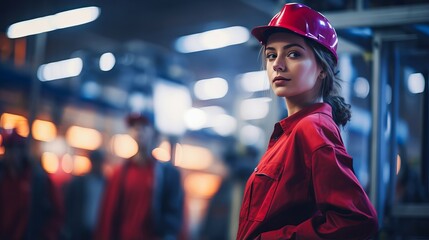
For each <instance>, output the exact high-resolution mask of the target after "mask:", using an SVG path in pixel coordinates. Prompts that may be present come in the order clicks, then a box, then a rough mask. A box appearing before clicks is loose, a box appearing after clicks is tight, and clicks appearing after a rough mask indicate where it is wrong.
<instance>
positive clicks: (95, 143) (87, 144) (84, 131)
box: [66, 126, 102, 150]
mask: <svg viewBox="0 0 429 240" xmlns="http://www.w3.org/2000/svg"><path fill="white" fill-rule="evenodd" d="M66 139H67V142H68V143H69V144H70V146H72V147H76V148H81V149H87V150H95V149H97V148H98V147H100V145H101V139H102V138H101V133H100V132H99V131H97V130H95V129H92V128H84V127H78V126H71V127H70V128H69V129H68V130H67V133H66Z"/></svg>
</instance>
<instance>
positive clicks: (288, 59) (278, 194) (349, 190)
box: [237, 3, 378, 240]
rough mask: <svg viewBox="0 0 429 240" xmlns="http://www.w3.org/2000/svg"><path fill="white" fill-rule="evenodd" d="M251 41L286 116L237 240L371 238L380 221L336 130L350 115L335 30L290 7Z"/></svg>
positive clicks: (253, 183) (254, 184)
mask: <svg viewBox="0 0 429 240" xmlns="http://www.w3.org/2000/svg"><path fill="white" fill-rule="evenodd" d="M252 34H253V36H255V37H256V38H257V39H258V40H259V41H260V42H261V44H262V46H263V51H264V53H263V55H264V56H265V66H266V70H267V74H268V79H269V81H270V85H271V88H272V90H273V92H274V93H275V94H276V95H277V96H279V97H282V98H284V99H285V101H286V107H287V112H288V116H287V117H286V118H284V119H282V120H281V121H280V122H278V123H276V124H275V126H274V131H273V133H272V135H271V138H270V141H269V144H268V149H267V151H266V153H265V154H264V155H263V156H262V159H261V160H260V162H259V164H258V166H257V167H256V168H255V170H254V172H253V174H252V175H251V176H250V178H249V180H248V182H247V185H246V189H245V193H244V198H243V203H242V207H241V211H240V219H239V220H240V221H239V229H238V233H237V239H240V240H241V239H368V238H371V237H373V236H374V235H375V234H376V232H377V230H378V222H377V215H376V212H375V210H374V207H373V206H372V205H371V202H370V201H369V199H368V196H367V195H366V193H365V191H364V190H363V188H362V187H361V185H360V183H359V181H358V179H357V178H356V177H355V175H354V172H353V164H352V158H351V157H350V156H349V155H348V153H347V151H346V149H345V147H344V144H343V141H342V139H341V135H340V131H339V127H340V126H344V125H345V124H346V123H347V122H348V121H349V120H350V117H351V113H350V105H349V104H346V103H345V102H344V99H343V98H342V97H340V96H339V95H338V93H339V83H338V81H339V79H337V78H336V77H335V74H336V70H335V67H336V63H337V53H336V48H337V35H336V33H335V30H334V29H333V28H332V26H331V25H330V23H329V21H328V20H327V19H326V18H325V17H324V16H323V15H321V14H320V13H318V12H316V11H314V10H312V9H310V8H309V7H307V6H305V5H302V4H295V3H292V4H286V5H284V7H283V9H282V10H281V11H280V12H279V13H278V14H277V15H275V16H274V17H273V19H272V20H271V21H270V23H269V24H268V25H267V26H261V27H256V28H254V29H253V30H252Z"/></svg>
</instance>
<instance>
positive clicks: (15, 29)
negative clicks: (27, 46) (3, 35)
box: [7, 7, 100, 38]
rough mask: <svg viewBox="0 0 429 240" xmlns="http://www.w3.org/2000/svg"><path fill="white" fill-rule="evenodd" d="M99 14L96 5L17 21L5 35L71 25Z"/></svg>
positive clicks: (11, 35)
mask: <svg viewBox="0 0 429 240" xmlns="http://www.w3.org/2000/svg"><path fill="white" fill-rule="evenodd" d="M99 15H100V9H99V8H98V7H84V8H79V9H74V10H69V11H64V12H60V13H57V14H54V15H49V16H45V17H40V18H35V19H31V20H26V21H22V22H17V23H14V24H12V25H10V26H9V28H8V29H7V36H8V37H9V38H20V37H26V36H29V35H35V34H39V33H44V32H50V31H53V30H56V29H62V28H68V27H73V26H77V25H81V24H85V23H89V22H92V21H94V20H95V19H97V18H98V16H99Z"/></svg>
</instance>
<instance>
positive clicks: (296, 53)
mask: <svg viewBox="0 0 429 240" xmlns="http://www.w3.org/2000/svg"><path fill="white" fill-rule="evenodd" d="M287 56H288V57H291V58H297V57H299V56H301V54H299V52H290V53H289V54H288V55H287Z"/></svg>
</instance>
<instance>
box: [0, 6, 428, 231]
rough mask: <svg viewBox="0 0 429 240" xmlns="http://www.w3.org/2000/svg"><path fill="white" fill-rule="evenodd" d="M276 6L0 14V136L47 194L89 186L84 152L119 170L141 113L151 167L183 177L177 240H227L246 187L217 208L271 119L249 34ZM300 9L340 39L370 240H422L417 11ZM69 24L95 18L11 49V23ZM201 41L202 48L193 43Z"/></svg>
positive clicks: (424, 136) (421, 30)
mask: <svg viewBox="0 0 429 240" xmlns="http://www.w3.org/2000/svg"><path fill="white" fill-rule="evenodd" d="M286 2H290V1H281V0H216V1H207V0H199V1H197V0H183V1H171V0H146V1H132V0H122V1H118V0H116V1H115V0H111V1H97V0H87V1H83V0H56V1H54V0H41V1H30V0H15V1H2V2H1V3H0V116H1V120H0V128H1V129H10V128H17V130H18V132H19V133H20V134H22V135H23V136H29V135H31V136H33V138H34V139H35V143H34V144H37V145H40V153H41V156H42V157H41V161H42V165H43V167H44V168H45V170H46V171H48V172H49V173H50V176H51V177H52V179H54V181H55V183H56V184H57V185H58V187H61V185H62V184H64V182H66V181H68V180H69V179H70V177H71V176H73V175H82V174H85V173H86V172H88V171H89V168H90V164H89V163H88V162H89V161H88V151H89V150H94V149H103V150H105V151H106V152H107V153H108V161H107V163H106V166H105V169H106V174H108V173H109V171H110V170H109V169H111V168H112V167H114V166H115V165H117V164H121V163H122V162H123V161H124V159H126V158H127V157H129V156H131V155H132V154H133V151H134V150H133V149H131V148H129V147H130V146H132V144H128V141H132V140H130V139H129V138H127V135H126V134H125V133H126V126H125V122H124V117H125V116H126V115H127V114H128V113H130V112H144V111H150V112H153V113H154V114H155V118H156V123H157V127H158V128H159V130H160V131H161V132H162V133H163V134H164V136H165V140H164V141H163V142H162V144H161V146H160V151H159V153H160V154H159V156H158V159H159V160H160V161H172V162H174V165H176V166H177V167H178V168H179V169H180V171H181V172H182V179H183V184H184V188H185V193H186V214H185V216H186V229H185V230H184V231H185V235H186V236H187V238H188V239H211V238H210V237H209V236H211V235H210V234H214V232H216V231H217V233H219V232H222V234H224V235H223V237H225V239H233V238H234V234H235V232H234V231H235V230H236V227H237V226H236V224H237V223H236V221H237V219H238V215H237V211H238V208H239V204H240V197H241V195H240V191H242V188H243V181H245V177H243V179H244V180H243V179H239V180H233V183H232V186H230V187H229V189H228V190H227V191H229V192H228V193H227V194H226V195H225V194H224V195H220V192H221V191H224V189H223V183H225V182H227V181H230V179H231V178H232V176H231V175H233V174H234V173H236V171H234V170H232V168H233V167H234V166H237V165H243V166H244V167H243V168H244V169H246V168H249V169H252V167H254V166H255V165H256V163H257V161H258V158H259V154H261V153H262V152H263V151H264V150H265V148H266V144H267V142H266V141H267V139H268V138H269V136H270V134H271V131H272V128H273V124H274V123H275V122H276V121H278V120H279V119H281V118H282V117H284V115H285V112H284V111H285V107H284V103H283V102H282V101H277V98H274V97H273V95H272V93H271V92H270V90H269V86H268V83H267V82H266V81H265V80H264V79H265V75H264V73H263V72H261V61H260V55H259V51H260V46H259V43H258V42H257V41H256V40H255V39H253V38H252V37H251V36H250V33H249V31H250V30H251V29H252V28H253V27H255V26H259V25H265V24H267V23H268V21H269V20H270V18H271V16H272V15H273V14H274V13H275V12H277V11H278V10H279V9H280V8H281V6H282V5H283V4H284V3H286ZM298 2H301V3H304V4H307V5H309V6H311V7H312V8H314V9H316V10H318V11H320V12H322V13H323V14H324V15H325V16H326V17H327V18H328V19H330V21H331V23H332V24H333V26H334V27H335V28H336V29H337V33H338V35H339V37H340V41H339V49H338V52H339V67H340V68H339V70H340V76H341V78H342V79H343V80H344V84H343V94H344V95H345V96H346V99H347V101H348V102H350V103H351V105H352V113H353V116H352V120H351V122H350V123H349V124H348V126H347V127H346V128H345V129H343V131H342V134H343V138H344V140H345V143H346V147H347V150H348V151H349V153H350V154H351V155H352V156H353V158H354V170H355V173H356V175H357V177H358V179H359V180H360V182H361V184H362V185H363V186H364V188H365V190H366V191H367V193H368V195H369V196H370V199H371V201H372V203H373V204H374V206H375V207H376V209H377V212H378V215H379V216H378V217H379V222H380V234H379V238H380V239H429V228H428V226H429V126H428V124H429V91H428V85H429V82H428V78H429V1H428V0H408V1H401V0H325V1H318V0H305V1H298ZM87 7H92V8H87ZM78 8H87V10H95V11H94V12H93V13H94V14H95V15H93V18H92V20H91V21H88V23H86V24H82V25H78V26H70V27H56V28H55V27H54V28H53V29H50V30H49V31H48V32H34V33H33V34H32V35H28V36H20V35H19V33H17V34H18V35H13V33H12V30H13V29H12V27H11V26H12V25H13V24H15V23H17V22H21V21H25V20H29V19H35V18H40V17H44V16H57V15H54V14H57V13H60V12H64V11H67V10H72V9H78ZM82 19H83V17H82ZM216 29H223V30H225V31H223V32H220V30H219V31H218V32H216V31H212V30H216ZM207 31H212V32H207ZM204 32H205V33H208V35H207V36H206V39H203V38H198V37H199V35H193V34H198V33H204ZM189 35H192V36H193V38H192V39H191V43H190V44H186V38H185V36H189ZM203 40H206V42H203ZM228 40H232V42H228ZM199 41H201V44H202V46H199V45H198V44H199V43H200V42H199ZM223 43H225V44H224V45H222V44H223ZM204 44H205V45H204ZM205 46H208V48H207V49H203V48H202V47H205ZM199 47H201V48H199ZM61 64H62V65H61ZM58 69H59V70H58ZM60 70H61V71H60ZM0 151H1V150H0ZM238 162H239V163H238ZM243 175H245V174H243ZM233 179H235V178H233ZM221 196H223V197H224V198H225V199H221V200H219V198H220V197H221ZM215 200H217V201H219V203H218V204H220V205H218V211H219V212H218V213H217V214H216V219H217V220H218V221H217V224H225V225H226V227H227V229H222V228H220V227H219V226H215V225H216V224H215V223H216V221H214V223H213V222H212V223H213V224H207V222H209V221H210V220H209V218H210V217H212V216H213V215H210V211H212V210H211V204H212V203H213V202H214V201H215ZM210 228H212V229H210ZM214 229H217V230H214ZM219 229H221V230H219ZM212 239H219V238H212Z"/></svg>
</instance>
